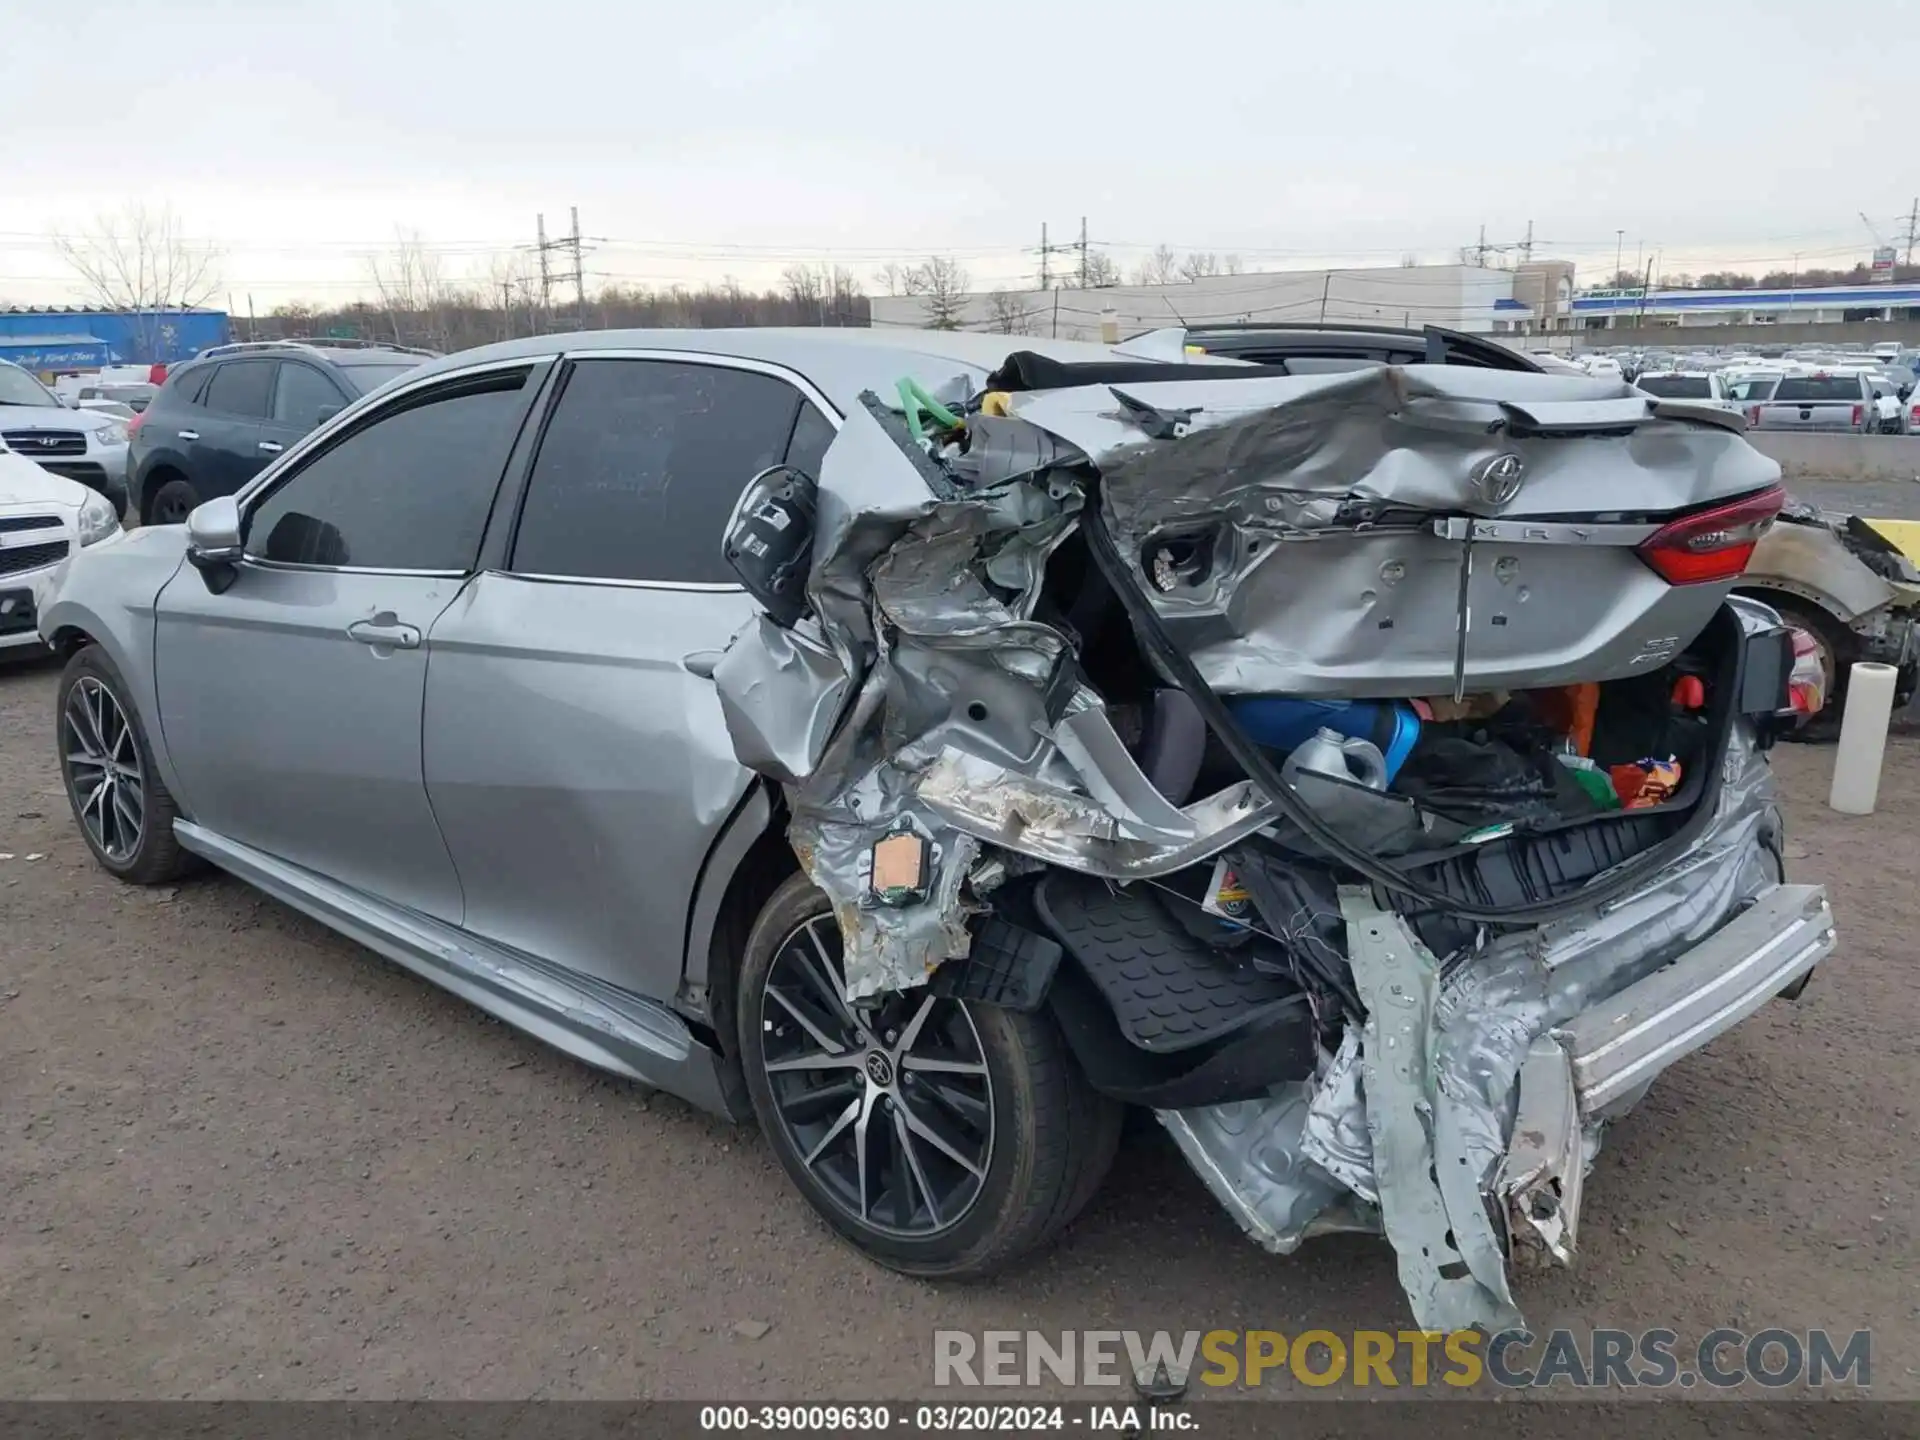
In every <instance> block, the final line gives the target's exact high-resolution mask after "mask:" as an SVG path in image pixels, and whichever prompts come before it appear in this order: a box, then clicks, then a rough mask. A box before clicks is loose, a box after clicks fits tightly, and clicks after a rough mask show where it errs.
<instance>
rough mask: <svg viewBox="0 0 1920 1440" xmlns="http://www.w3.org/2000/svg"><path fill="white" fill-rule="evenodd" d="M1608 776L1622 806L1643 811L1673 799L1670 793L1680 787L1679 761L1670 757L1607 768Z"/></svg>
mask: <svg viewBox="0 0 1920 1440" xmlns="http://www.w3.org/2000/svg"><path fill="white" fill-rule="evenodd" d="M1607 778H1608V779H1609V780H1611V781H1613V789H1614V793H1615V794H1617V795H1618V796H1619V797H1620V805H1621V808H1622V809H1626V810H1645V809H1647V808H1648V807H1649V806H1652V805H1664V804H1665V803H1666V802H1667V801H1669V800H1671V799H1672V798H1673V792H1674V791H1676V790H1678V789H1679V788H1680V762H1679V761H1678V760H1675V759H1672V758H1668V759H1665V760H1636V761H1634V762H1633V763H1632V764H1630V765H1615V766H1612V767H1610V768H1609V769H1608V771H1607Z"/></svg>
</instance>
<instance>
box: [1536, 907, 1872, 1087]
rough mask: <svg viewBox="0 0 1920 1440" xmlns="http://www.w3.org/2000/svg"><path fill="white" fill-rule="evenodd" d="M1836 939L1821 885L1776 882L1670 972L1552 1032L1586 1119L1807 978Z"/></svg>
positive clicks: (1658, 973)
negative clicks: (1564, 1053) (1560, 1046)
mask: <svg viewBox="0 0 1920 1440" xmlns="http://www.w3.org/2000/svg"><path fill="white" fill-rule="evenodd" d="M1833 945H1834V930H1833V908H1832V906H1830V905H1829V904H1828V903H1827V892H1826V891H1825V890H1823V889H1822V888H1821V887H1820V886H1818V885H1776V886H1774V888H1773V889H1771V890H1769V891H1767V892H1766V893H1765V894H1763V895H1761V896H1759V897H1758V898H1757V899H1756V900H1755V901H1754V903H1753V905H1752V907H1751V908H1749V909H1748V910H1747V911H1746V912H1745V913H1744V914H1742V915H1739V916H1737V917H1735V918H1734V919H1733V920H1731V921H1729V922H1728V923H1727V924H1726V925H1725V926H1723V927H1722V928H1721V929H1719V930H1717V931H1715V932H1714V934H1713V935H1712V936H1711V937H1709V938H1708V939H1707V940H1706V942H1705V943H1703V944H1701V945H1697V946H1695V947H1694V948H1693V949H1692V950H1689V951H1688V952H1687V953H1686V954H1685V955H1683V956H1681V957H1680V958H1679V959H1678V960H1676V961H1674V962H1673V964H1671V965H1669V966H1667V967H1666V968H1665V969H1664V970H1657V971H1655V972H1654V973H1653V974H1651V975H1649V976H1647V978H1646V979H1644V980H1642V981H1640V982H1639V983H1637V984H1634V985H1629V986H1628V987H1627V988H1626V989H1625V990H1622V991H1621V992H1620V993H1619V994H1618V995H1615V996H1614V997H1613V998H1612V999H1610V1000H1608V1001H1605V1002H1604V1003H1602V1004H1599V1005H1595V1006H1592V1007H1590V1008H1588V1009H1586V1010H1583V1011H1581V1012H1580V1013H1579V1014H1578V1015H1576V1016H1574V1017H1573V1019H1571V1020H1570V1021H1568V1022H1567V1023H1566V1024H1565V1025H1563V1026H1560V1027H1559V1028H1558V1029H1557V1030H1556V1031H1555V1036H1556V1038H1557V1039H1558V1040H1559V1041H1560V1042H1561V1043H1562V1044H1563V1045H1564V1046H1565V1047H1566V1050H1567V1054H1568V1057H1569V1063H1570V1064H1571V1066H1572V1070H1573V1081H1574V1090H1575V1093H1576V1094H1577V1095H1578V1097H1579V1101H1580V1111H1581V1113H1582V1114H1583V1115H1587V1116H1593V1117H1603V1116H1604V1115H1605V1114H1606V1113H1607V1111H1608V1109H1609V1107H1611V1106H1614V1105H1616V1104H1617V1103H1618V1102H1620V1101H1622V1100H1631V1099H1632V1098H1633V1097H1634V1096H1635V1095H1637V1094H1638V1093H1639V1092H1640V1091H1641V1090H1644V1089H1645V1088H1646V1085H1647V1083H1648V1082H1649V1081H1651V1080H1652V1079H1653V1077H1654V1076H1656V1075H1658V1074H1659V1073H1660V1072H1661V1071H1662V1070H1664V1069H1666V1068H1667V1067H1668V1066H1669V1065H1671V1064H1673V1062H1674V1061H1676V1060H1678V1059H1679V1058H1680V1057H1681V1056H1683V1055H1689V1054H1691V1053H1692V1052H1693V1051H1695V1050H1698V1049H1699V1048H1700V1047H1701V1046H1703V1045H1705V1044H1706V1043H1707V1042H1708V1041H1709V1040H1712V1039H1714V1038H1715V1037H1716V1036H1718V1035H1721V1034H1724V1033H1725V1032H1726V1031H1728V1030H1730V1029H1732V1028H1733V1027H1734V1026H1735V1025H1737V1024H1739V1022H1740V1021H1742V1020H1744V1019H1746V1018H1747V1017H1748V1016H1749V1015H1751V1014H1753V1012H1754V1011H1756V1010H1758V1009H1759V1008H1760V1007H1761V1006H1762V1005H1764V1004H1766V1002H1767V1001H1768V1000H1770V999H1772V998H1773V997H1774V996H1775V995H1778V994H1779V993H1780V992H1781V991H1782V990H1784V989H1786V988H1787V987H1788V986H1789V985H1791V984H1792V983H1793V982H1794V981H1795V980H1798V979H1799V978H1800V977H1801V976H1802V975H1805V974H1806V973H1807V972H1808V971H1809V970H1811V969H1813V967H1814V966H1815V965H1817V964H1819V963H1820V961H1821V960H1822V959H1823V958H1825V956H1826V955H1827V954H1829V953H1830V952H1831V951H1832V949H1833Z"/></svg>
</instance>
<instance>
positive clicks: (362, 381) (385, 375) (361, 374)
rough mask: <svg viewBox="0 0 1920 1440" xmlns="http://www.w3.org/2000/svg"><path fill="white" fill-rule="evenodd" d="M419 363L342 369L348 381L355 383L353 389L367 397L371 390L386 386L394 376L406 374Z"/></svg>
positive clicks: (357, 366)
mask: <svg viewBox="0 0 1920 1440" xmlns="http://www.w3.org/2000/svg"><path fill="white" fill-rule="evenodd" d="M419 363H420V362H419V361H418V360H414V361H411V362H409V363H408V364H405V365H342V366H341V367H340V368H341V370H342V371H343V372H345V374H346V377H347V379H349V380H351V381H352V382H353V388H354V389H356V390H358V391H359V392H360V393H361V394H362V395H365V394H366V393H367V392H368V391H369V390H376V389H378V388H379V387H380V386H382V385H384V384H386V383H387V381H389V380H391V379H393V377H394V376H396V375H404V374H406V373H407V372H408V371H409V370H411V369H413V368H414V366H415V365H418V364H419Z"/></svg>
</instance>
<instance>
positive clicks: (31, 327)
mask: <svg viewBox="0 0 1920 1440" xmlns="http://www.w3.org/2000/svg"><path fill="white" fill-rule="evenodd" d="M230 338H232V332H231V329H230V327H229V325H228V323H227V314H226V312H225V311H224V310H200V309H195V310H94V309H77V308H73V307H65V306H52V305H32V306H13V307H9V308H7V309H0V360H11V361H12V362H13V363H14V364H16V365H18V366H20V367H21V368H23V369H26V370H32V371H36V372H38V373H40V374H43V375H47V374H53V373H56V372H59V371H73V370H96V369H98V368H99V367H100V366H102V365H114V364H129V365H138V364H151V363H153V362H156V361H171V360H184V359H186V358H188V357H189V356H191V355H195V354H198V353H199V352H200V351H202V350H204V349H206V348H207V347H208V346H209V345H224V344H225V343H226V342H227V341H228V340H229V339H230Z"/></svg>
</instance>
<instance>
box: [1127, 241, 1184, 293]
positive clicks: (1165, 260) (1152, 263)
mask: <svg viewBox="0 0 1920 1440" xmlns="http://www.w3.org/2000/svg"><path fill="white" fill-rule="evenodd" d="M1179 278H1180V257H1179V256H1178V255H1176V254H1174V253H1173V247H1172V246H1171V245H1156V246H1154V247H1153V253H1152V254H1151V255H1149V256H1148V257H1147V258H1146V259H1144V260H1142V261H1141V262H1140V267H1139V268H1138V269H1137V270H1135V271H1134V272H1133V280H1134V283H1135V284H1136V285H1171V284H1172V283H1173V282H1174V281H1175V280H1177V279H1179Z"/></svg>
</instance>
